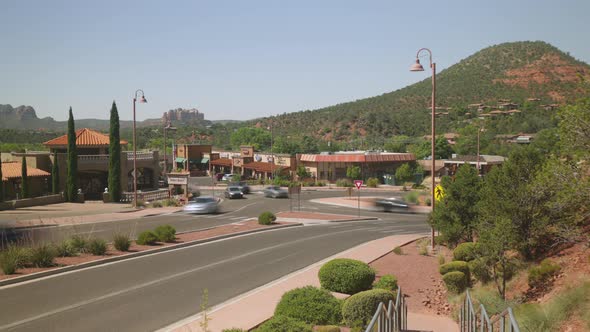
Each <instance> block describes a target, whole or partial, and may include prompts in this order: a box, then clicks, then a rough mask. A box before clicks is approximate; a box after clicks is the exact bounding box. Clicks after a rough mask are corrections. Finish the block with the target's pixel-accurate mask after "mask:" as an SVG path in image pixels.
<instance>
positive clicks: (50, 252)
mask: <svg viewBox="0 0 590 332" xmlns="http://www.w3.org/2000/svg"><path fill="white" fill-rule="evenodd" d="M56 256H57V252H56V250H55V248H53V246H51V245H48V244H42V245H40V246H37V247H35V248H33V249H31V264H33V266H35V267H50V266H53V265H55V262H54V260H55V257H56Z"/></svg>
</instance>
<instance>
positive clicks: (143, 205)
mask: <svg viewBox="0 0 590 332" xmlns="http://www.w3.org/2000/svg"><path fill="white" fill-rule="evenodd" d="M131 205H132V206H133V203H131ZM146 205H147V204H146V202H145V201H142V200H141V199H138V200H137V203H136V204H135V206H136V207H138V208H144V207H146Z"/></svg>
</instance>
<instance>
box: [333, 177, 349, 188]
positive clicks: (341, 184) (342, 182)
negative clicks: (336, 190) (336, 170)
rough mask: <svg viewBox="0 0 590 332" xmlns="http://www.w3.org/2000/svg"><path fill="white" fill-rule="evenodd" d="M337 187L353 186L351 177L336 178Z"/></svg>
mask: <svg viewBox="0 0 590 332" xmlns="http://www.w3.org/2000/svg"><path fill="white" fill-rule="evenodd" d="M336 186H337V187H352V181H350V180H349V179H338V180H336Z"/></svg>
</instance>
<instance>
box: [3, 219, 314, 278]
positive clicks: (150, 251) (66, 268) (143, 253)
mask: <svg viewBox="0 0 590 332" xmlns="http://www.w3.org/2000/svg"><path fill="white" fill-rule="evenodd" d="M296 226H303V224H301V223H297V224H291V225H279V226H274V227H272V228H258V229H252V230H249V231H244V232H238V233H231V234H224V235H219V236H215V237H210V238H207V239H201V240H195V241H190V242H183V243H179V244H175V245H171V246H167V247H161V248H154V249H148V250H144V251H140V252H134V253H129V254H125V255H120V256H115V257H109V258H104V259H98V260H95V261H92V262H86V263H81V264H77V265H69V266H64V267H61V268H56V269H52V270H48V271H41V272H37V273H31V274H27V275H24V276H22V277H16V278H10V279H4V280H0V287H3V286H8V285H13V284H18V283H20V282H24V281H29V280H34V279H39V278H43V277H47V276H52V275H56V274H60V273H64V272H69V271H76V270H82V269H85V268H89V267H93V266H98V265H103V264H107V263H113V262H118V261H122V260H125V259H129V258H135V257H141V256H147V255H151V254H155V253H160V252H165V251H170V250H174V249H179V248H185V247H190V246H194V245H198V244H202V243H207V242H213V241H217V240H223V239H227V238H231V237H236V236H240V235H247V234H252V233H260V232H264V231H270V230H276V229H281V228H288V227H296ZM183 233H188V232H183ZM179 234H181V233H179Z"/></svg>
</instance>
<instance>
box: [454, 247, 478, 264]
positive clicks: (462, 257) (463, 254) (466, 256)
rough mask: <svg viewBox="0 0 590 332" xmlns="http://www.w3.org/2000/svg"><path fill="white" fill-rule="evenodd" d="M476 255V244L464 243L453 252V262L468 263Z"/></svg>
mask: <svg viewBox="0 0 590 332" xmlns="http://www.w3.org/2000/svg"><path fill="white" fill-rule="evenodd" d="M477 254H478V248H477V244H476V243H473V242H464V243H461V244H460V245H458V246H457V247H456V248H455V250H453V260H455V261H464V262H470V261H472V260H474V259H475V258H476V257H477Z"/></svg>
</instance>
